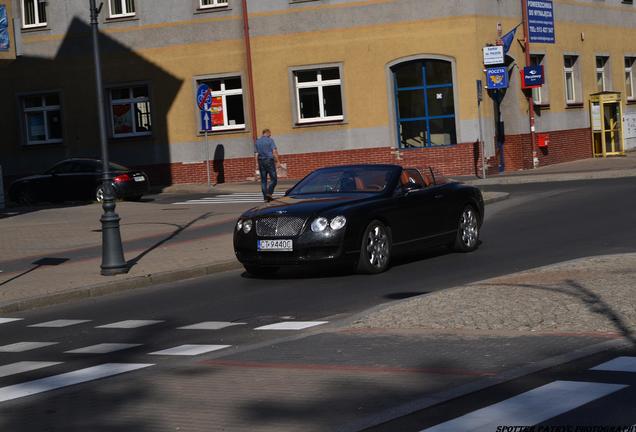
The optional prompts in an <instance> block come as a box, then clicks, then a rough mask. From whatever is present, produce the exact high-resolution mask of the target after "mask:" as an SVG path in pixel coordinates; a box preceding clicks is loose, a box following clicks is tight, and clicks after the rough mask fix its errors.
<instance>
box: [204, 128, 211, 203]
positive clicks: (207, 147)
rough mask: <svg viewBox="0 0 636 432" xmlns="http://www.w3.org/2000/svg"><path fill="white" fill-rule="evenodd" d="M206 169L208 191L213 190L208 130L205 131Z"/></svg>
mask: <svg viewBox="0 0 636 432" xmlns="http://www.w3.org/2000/svg"><path fill="white" fill-rule="evenodd" d="M205 168H206V171H207V173H208V190H210V189H211V185H210V146H209V145H208V130H207V129H206V130H205Z"/></svg>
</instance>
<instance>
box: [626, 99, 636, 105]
mask: <svg viewBox="0 0 636 432" xmlns="http://www.w3.org/2000/svg"><path fill="white" fill-rule="evenodd" d="M625 103H627V105H636V99H627V101H625Z"/></svg>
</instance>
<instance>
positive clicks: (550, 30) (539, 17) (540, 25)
mask: <svg viewBox="0 0 636 432" xmlns="http://www.w3.org/2000/svg"><path fill="white" fill-rule="evenodd" d="M528 39H529V41H530V43H552V44H553V43H555V37H554V4H553V3H552V0H528Z"/></svg>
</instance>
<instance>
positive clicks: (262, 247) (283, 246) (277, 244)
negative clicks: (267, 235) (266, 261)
mask: <svg viewBox="0 0 636 432" xmlns="http://www.w3.org/2000/svg"><path fill="white" fill-rule="evenodd" d="M257 248H258V250H259V251H273V252H291V251H293V250H294V248H293V244H292V241H291V240H258V243H257Z"/></svg>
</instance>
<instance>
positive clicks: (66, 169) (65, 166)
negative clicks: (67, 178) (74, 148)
mask: <svg viewBox="0 0 636 432" xmlns="http://www.w3.org/2000/svg"><path fill="white" fill-rule="evenodd" d="M74 165H75V162H73V161H66V162H62V163H59V164H57V165H55V166H54V167H53V168H51V169H50V170H49V173H50V174H66V173H70V172H73V167H74Z"/></svg>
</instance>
